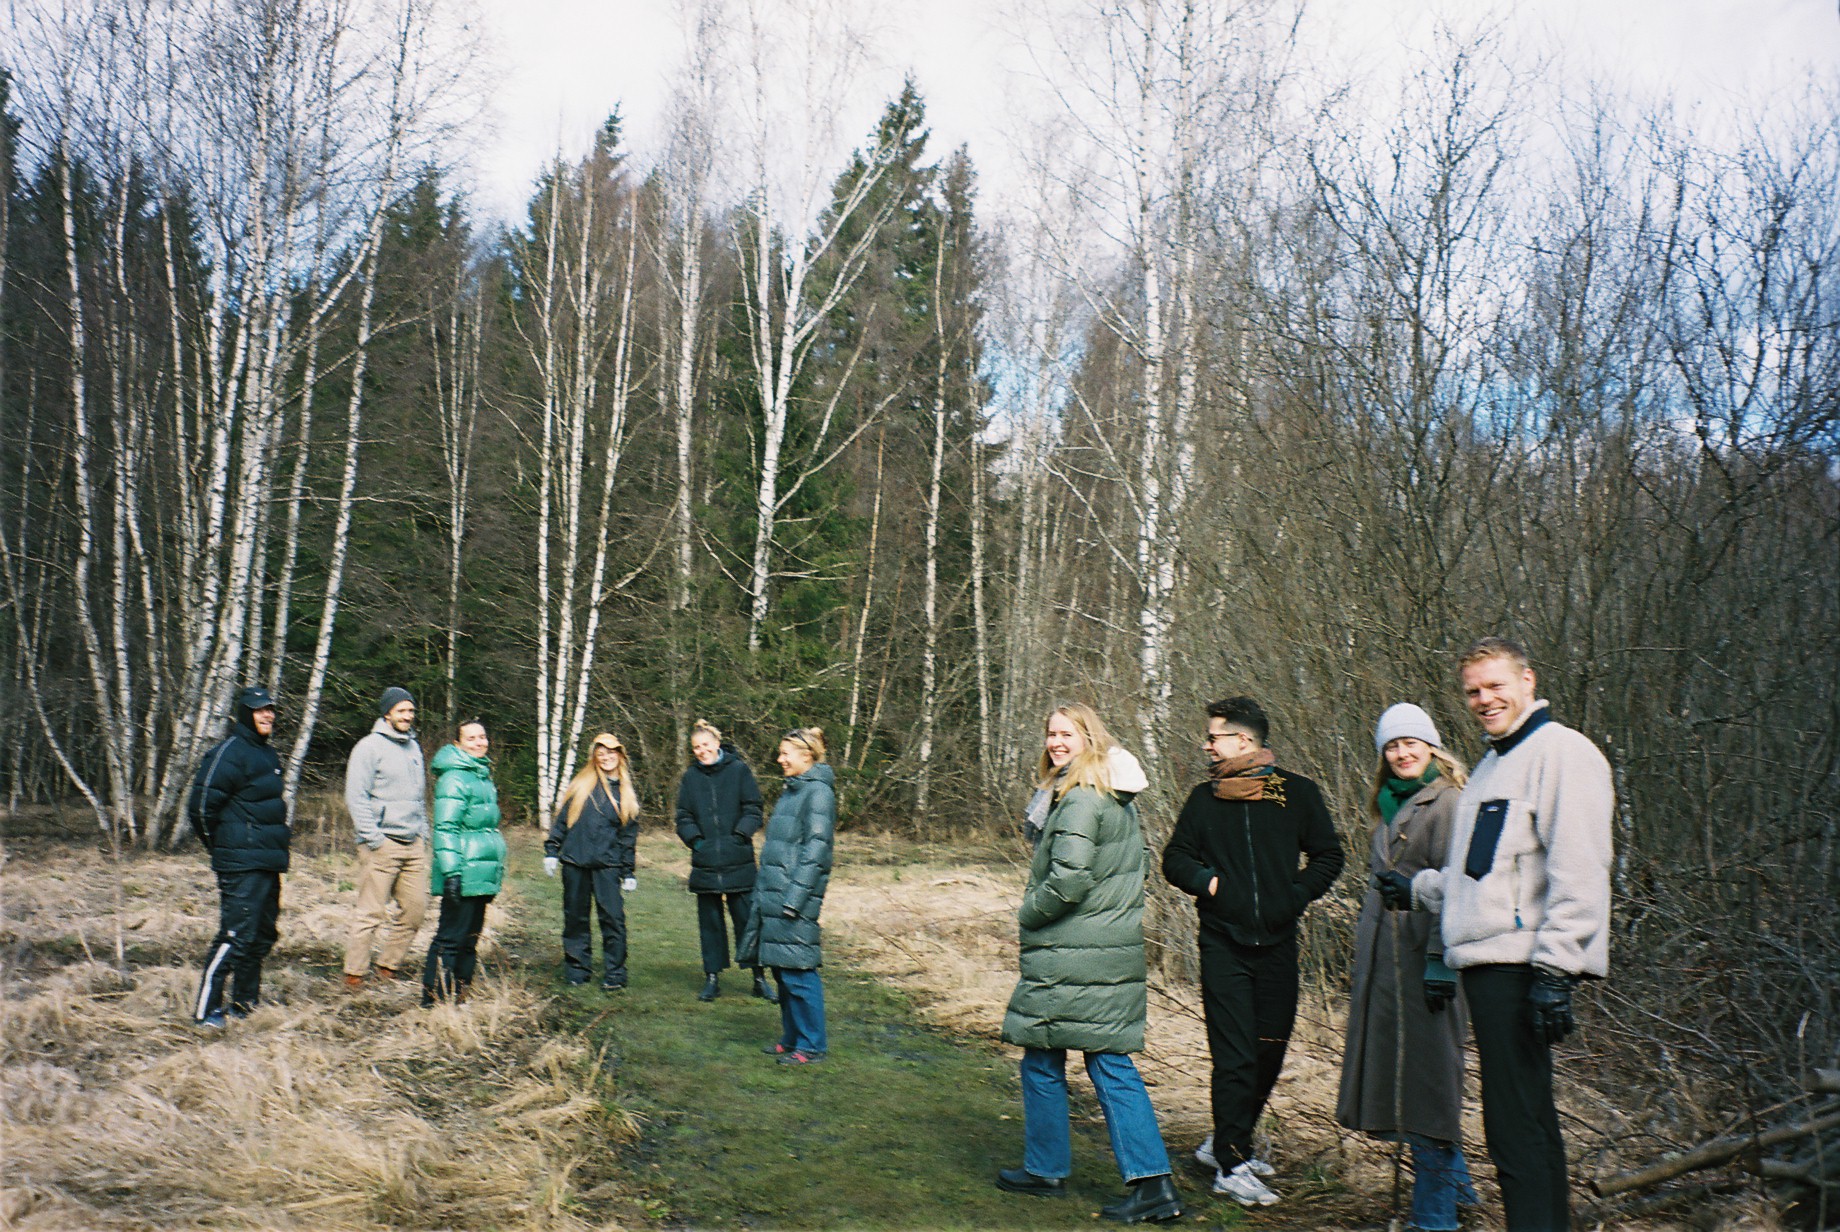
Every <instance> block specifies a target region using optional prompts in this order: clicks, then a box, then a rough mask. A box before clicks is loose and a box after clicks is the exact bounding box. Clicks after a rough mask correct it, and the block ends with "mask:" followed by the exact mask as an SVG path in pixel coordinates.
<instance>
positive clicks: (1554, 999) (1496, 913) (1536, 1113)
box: [1381, 638, 1615, 1232]
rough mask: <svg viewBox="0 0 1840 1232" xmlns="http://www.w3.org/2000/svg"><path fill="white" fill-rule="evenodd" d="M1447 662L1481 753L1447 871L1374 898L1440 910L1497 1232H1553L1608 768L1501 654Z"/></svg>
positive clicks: (1610, 796)
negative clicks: (1498, 1201)
mask: <svg viewBox="0 0 1840 1232" xmlns="http://www.w3.org/2000/svg"><path fill="white" fill-rule="evenodd" d="M1459 666H1460V669H1461V672H1462V679H1463V695H1464V700H1465V701H1466V702H1467V704H1468V705H1469V709H1470V713H1472V714H1474V715H1475V716H1476V719H1477V721H1478V722H1479V723H1481V724H1482V729H1483V731H1484V732H1485V733H1486V734H1487V735H1488V737H1489V751H1488V753H1487V754H1485V755H1484V757H1483V759H1482V761H1481V763H1480V764H1479V765H1478V766H1477V767H1476V769H1475V771H1474V773H1472V774H1471V775H1470V779H1469V783H1468V784H1467V785H1466V786H1465V787H1464V788H1463V794H1462V796H1461V797H1460V798H1459V800H1458V802H1457V815H1456V822H1455V826H1454V828H1453V830H1452V832H1451V841H1450V856H1449V861H1450V862H1449V864H1448V866H1447V867H1445V868H1442V869H1433V868H1428V869H1424V870H1423V871H1421V872H1420V873H1419V874H1418V875H1417V876H1416V877H1414V878H1412V879H1411V881H1410V882H1407V881H1406V879H1405V878H1404V877H1401V876H1400V875H1399V874H1396V873H1389V874H1383V875H1382V878H1381V880H1382V885H1381V893H1382V895H1383V896H1384V897H1385V898H1386V899H1387V903H1388V905H1389V906H1397V907H1407V906H1412V907H1417V908H1418V909H1420V910H1423V911H1440V912H1442V917H1443V918H1442V921H1441V928H1442V932H1443V936H1444V961H1445V962H1446V963H1448V964H1449V965H1450V966H1451V967H1453V968H1455V969H1457V970H1458V971H1460V972H1462V979H1463V992H1464V995H1465V996H1466V998H1467V999H1468V1001H1469V1008H1470V1024H1471V1027H1472V1028H1473V1030H1474V1032H1475V1037H1476V1057H1477V1061H1478V1063H1479V1065H1480V1068H1481V1070H1482V1124H1483V1130H1484V1133H1485V1135H1486V1136H1487V1139H1488V1146H1489V1156H1490V1158H1491V1159H1493V1160H1494V1162H1495V1170H1496V1173H1497V1175H1498V1178H1499V1180H1500V1182H1501V1195H1502V1205H1503V1206H1504V1207H1505V1208H1506V1214H1507V1217H1508V1228H1509V1232H1558V1230H1562V1229H1568V1228H1570V1227H1571V1213H1570V1202H1569V1198H1568V1193H1567V1181H1566V1173H1565V1144H1564V1141H1563V1140H1562V1139H1561V1138H1560V1136H1559V1117H1558V1113H1557V1111H1556V1110H1555V1109H1554V1107H1553V1093H1552V1051H1551V1049H1552V1045H1553V1044H1555V1043H1557V1042H1558V1041H1559V1040H1561V1039H1563V1038H1564V1037H1565V1036H1566V1035H1567V1034H1568V1033H1569V1032H1570V1031H1571V1030H1572V1026H1573V1020H1572V985H1573V984H1574V983H1576V982H1577V981H1578V980H1579V979H1580V978H1591V979H1598V978H1602V977H1603V976H1604V974H1605V973H1606V972H1607V971H1608V969H1609V959H1610V945H1609V931H1610V818H1611V810H1612V808H1613V806H1614V804H1615V796H1614V792H1613V789H1612V786H1611V778H1610V764H1609V763H1608V762H1607V761H1605V760H1604V755H1603V754H1602V753H1600V752H1599V751H1598V749H1597V746H1596V745H1594V744H1592V743H1591V741H1590V740H1589V739H1587V738H1586V737H1585V736H1583V735H1581V734H1580V733H1578V732H1576V731H1573V730H1572V729H1571V728H1569V727H1565V726H1563V725H1561V724H1559V723H1557V722H1555V721H1554V720H1553V718H1552V715H1551V711H1550V708H1549V707H1548V705H1547V703H1546V702H1545V701H1544V700H1542V699H1540V698H1538V697H1536V696H1535V682H1534V675H1533V670H1532V669H1531V668H1530V667H1528V665H1527V652H1526V651H1524V650H1523V649H1521V648H1520V647H1519V646H1517V645H1516V644H1515V643H1513V642H1510V641H1506V640H1504V639H1502V638H1484V639H1483V640H1482V641H1480V642H1478V643H1476V645H1475V646H1473V647H1471V648H1470V650H1469V651H1468V652H1466V653H1465V654H1464V656H1463V658H1462V660H1461V661H1460V664H1459Z"/></svg>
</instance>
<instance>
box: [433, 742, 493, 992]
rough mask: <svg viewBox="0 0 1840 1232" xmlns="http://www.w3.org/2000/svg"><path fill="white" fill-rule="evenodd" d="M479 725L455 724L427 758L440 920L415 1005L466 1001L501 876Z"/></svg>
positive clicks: (488, 771)
mask: <svg viewBox="0 0 1840 1232" xmlns="http://www.w3.org/2000/svg"><path fill="white" fill-rule="evenodd" d="M489 748H491V740H490V739H489V738H488V737H487V736H486V727H485V724H484V723H481V722H479V721H478V720H477V719H473V720H469V721H468V722H465V723H462V724H461V725H460V727H459V730H458V731H457V732H456V733H455V737H454V742H453V743H452V744H450V745H446V746H445V747H443V748H442V749H441V750H440V751H439V752H437V753H436V754H435V755H434V759H433V765H434V769H435V771H436V773H437V774H439V776H440V777H439V778H437V779H436V780H435V785H434V861H433V864H432V866H431V869H430V872H429V880H430V885H429V892H430V893H433V894H439V895H440V896H441V918H440V921H439V922H438V923H437V924H436V925H435V929H434V940H433V941H431V942H429V944H428V960H427V961H426V962H424V963H423V964H422V1004H423V1005H424V1006H430V1005H433V1004H434V1003H435V1002H436V1001H437V1000H446V999H449V998H451V999H452V1000H454V1001H456V1002H458V1001H464V1000H466V989H467V985H469V984H471V983H472V982H473V972H474V970H475V969H476V968H477V967H478V965H479V934H480V932H481V931H482V930H483V929H484V928H485V923H486V905H487V904H488V903H490V902H491V901H492V899H493V898H494V897H495V896H496V895H497V894H498V891H499V887H500V886H502V885H503V884H504V880H505V837H504V835H502V834H500V833H499V832H498V787H497V786H496V785H495V784H494V783H493V782H492V763H491V761H489V760H488V759H487V758H486V751H487V750H488V749H489Z"/></svg>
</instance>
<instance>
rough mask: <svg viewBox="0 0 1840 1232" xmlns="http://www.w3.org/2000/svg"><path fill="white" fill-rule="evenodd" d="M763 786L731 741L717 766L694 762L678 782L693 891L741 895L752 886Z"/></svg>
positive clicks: (679, 823)
mask: <svg viewBox="0 0 1840 1232" xmlns="http://www.w3.org/2000/svg"><path fill="white" fill-rule="evenodd" d="M760 825H761V803H760V784H759V783H758V782H756V781H755V779H754V772H753V771H752V770H750V769H749V768H748V764H747V763H746V762H745V761H743V760H741V755H740V754H739V753H737V752H736V751H735V750H734V749H732V748H730V747H729V746H728V745H726V744H725V745H723V746H722V755H721V756H720V757H718V758H717V759H716V764H715V765H713V766H705V765H704V764H703V763H702V762H700V761H696V762H691V763H690V768H689V769H687V770H685V771H684V777H683V781H682V782H680V783H679V784H678V785H677V837H678V838H680V839H682V840H683V841H684V846H686V847H688V848H689V849H690V889H691V891H692V892H694V893H697V894H740V893H742V892H743V891H746V890H751V889H753V888H754V835H755V834H756V833H758V832H759V830H760Z"/></svg>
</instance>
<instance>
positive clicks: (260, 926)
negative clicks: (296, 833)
mask: <svg viewBox="0 0 1840 1232" xmlns="http://www.w3.org/2000/svg"><path fill="white" fill-rule="evenodd" d="M217 900H218V908H217V920H218V923H217V938H216V939H215V940H214V941H212V942H211V952H210V953H209V954H207V955H206V956H205V960H204V976H203V978H201V979H200V980H199V981H198V999H197V1000H196V1001H195V1002H194V1003H193V1004H192V1018H193V1019H194V1020H195V1021H198V1022H202V1021H204V1019H205V1017H206V1016H207V1015H209V1014H211V1013H213V1012H215V1011H217V1010H220V1009H224V1008H226V1003H225V1001H224V986H225V984H226V983H228V984H229V988H230V999H229V1002H228V1008H231V1009H238V1010H244V1011H247V1010H249V1009H252V1008H253V1007H254V1006H255V1004H256V1002H258V1001H260V1000H261V999H262V960H263V959H264V958H267V957H268V952H269V951H270V950H271V949H273V948H274V946H275V941H276V939H277V938H278V937H280V935H281V934H280V931H279V930H278V929H277V928H276V927H275V924H276V921H278V920H279V919H280V918H281V874H280V873H271V872H265V871H262V870H254V871H250V872H240V873H219V874H217Z"/></svg>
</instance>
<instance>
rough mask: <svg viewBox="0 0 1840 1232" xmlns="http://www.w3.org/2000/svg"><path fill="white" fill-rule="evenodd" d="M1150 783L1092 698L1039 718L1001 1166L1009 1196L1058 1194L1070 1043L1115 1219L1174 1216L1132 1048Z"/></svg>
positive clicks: (1173, 1197)
mask: <svg viewBox="0 0 1840 1232" xmlns="http://www.w3.org/2000/svg"><path fill="white" fill-rule="evenodd" d="M1148 786H1149V781H1148V780H1147V779H1145V778H1144V773H1143V768H1142V767H1141V766H1140V765H1138V762H1137V759H1136V758H1135V757H1132V756H1131V754H1130V753H1128V752H1126V751H1125V750H1124V749H1122V748H1119V747H1118V746H1116V745H1115V744H1113V742H1112V738H1111V733H1110V732H1108V731H1107V730H1106V728H1105V724H1104V723H1102V722H1101V721H1100V719H1099V716H1098V715H1097V714H1095V713H1093V711H1092V709H1091V708H1090V707H1088V706H1079V705H1068V706H1059V707H1057V708H1055V709H1054V710H1053V711H1051V712H1050V713H1049V715H1048V718H1047V722H1046V724H1045V736H1044V740H1043V752H1042V757H1041V764H1040V770H1039V774H1038V777H1037V788H1036V792H1035V796H1034V799H1032V800H1031V801H1030V802H1029V809H1028V815H1027V818H1028V825H1027V829H1028V831H1029V834H1030V837H1031V838H1032V839H1034V841H1035V856H1034V859H1033V860H1032V861H1031V862H1030V865H1029V884H1028V888H1027V889H1026V890H1025V891H1023V895H1022V906H1021V907H1020V908H1019V909H1018V910H1017V912H1016V923H1017V925H1018V930H1019V934H1020V941H1021V962H1022V978H1021V979H1020V980H1018V981H1017V983H1016V991H1015V992H1014V993H1013V994H1012V995H1011V996H1010V1000H1009V1009H1008V1011H1007V1012H1006V1013H1005V1014H1004V1015H1003V1038H1004V1040H1005V1041H1006V1042H1008V1043H1011V1044H1019V1045H1021V1047H1022V1050H1023V1052H1022V1167H1020V1168H1005V1169H1003V1170H1002V1171H1001V1172H999V1173H997V1186H998V1188H1001V1189H1006V1190H1008V1191H1010V1192H1011V1193H1023V1194H1033V1195H1036V1196H1039V1197H1057V1196H1059V1195H1061V1194H1064V1193H1066V1192H1067V1180H1066V1178H1067V1175H1068V1174H1069V1173H1070V1172H1072V1171H1073V1140H1072V1133H1071V1129H1070V1125H1069V1119H1068V1110H1067V1052H1068V1050H1069V1049H1077V1050H1079V1051H1080V1052H1082V1053H1084V1054H1085V1056H1086V1076H1087V1077H1088V1078H1090V1079H1092V1084H1093V1090H1094V1092H1095V1093H1096V1094H1097V1095H1098V1097H1099V1105H1100V1107H1101V1108H1102V1109H1103V1110H1104V1112H1105V1125H1106V1129H1107V1130H1108V1131H1109V1133H1110V1135H1111V1142H1112V1154H1113V1156H1114V1157H1115V1158H1116V1160H1117V1163H1118V1171H1119V1173H1120V1174H1121V1175H1122V1176H1123V1177H1124V1182H1125V1186H1126V1190H1127V1192H1126V1193H1125V1195H1124V1197H1123V1198H1122V1199H1120V1200H1119V1201H1117V1202H1114V1203H1112V1204H1110V1205H1109V1206H1106V1207H1105V1208H1103V1210H1102V1212H1101V1213H1102V1214H1104V1215H1105V1217H1106V1218H1107V1219H1112V1220H1115V1221H1117V1222H1120V1223H1140V1222H1144V1221H1148V1220H1155V1221H1159V1222H1160V1221H1163V1220H1168V1219H1175V1218H1178V1217H1179V1216H1180V1215H1181V1214H1182V1202H1181V1198H1180V1197H1179V1196H1178V1195H1177V1193H1176V1189H1175V1184H1174V1181H1173V1180H1172V1178H1171V1176H1170V1169H1169V1154H1168V1152H1167V1151H1166V1150H1165V1149H1164V1146H1163V1135H1162V1131H1161V1130H1159V1129H1158V1128H1157V1124H1156V1112H1155V1110H1154V1109H1152V1108H1151V1106H1150V1096H1149V1093H1148V1092H1146V1091H1145V1090H1144V1082H1143V1079H1142V1078H1141V1077H1139V1076H1138V1073H1137V1066H1136V1064H1135V1063H1134V1062H1132V1060H1131V1056H1130V1054H1131V1053H1133V1052H1141V1051H1142V1050H1143V1047H1144V1015H1145V994H1144V981H1145V970H1144V861H1145V857H1144V835H1143V828H1142V827H1141V826H1140V825H1139V823H1138V820H1137V810H1136V808H1135V807H1133V805H1132V803H1131V801H1132V798H1133V797H1134V796H1135V795H1136V794H1137V793H1138V792H1140V791H1142V790H1143V789H1144V788H1145V787H1148Z"/></svg>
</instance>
